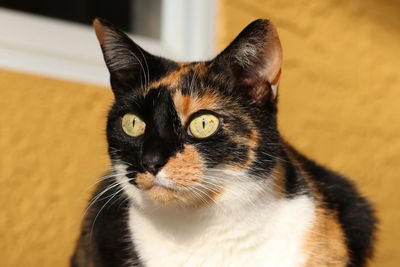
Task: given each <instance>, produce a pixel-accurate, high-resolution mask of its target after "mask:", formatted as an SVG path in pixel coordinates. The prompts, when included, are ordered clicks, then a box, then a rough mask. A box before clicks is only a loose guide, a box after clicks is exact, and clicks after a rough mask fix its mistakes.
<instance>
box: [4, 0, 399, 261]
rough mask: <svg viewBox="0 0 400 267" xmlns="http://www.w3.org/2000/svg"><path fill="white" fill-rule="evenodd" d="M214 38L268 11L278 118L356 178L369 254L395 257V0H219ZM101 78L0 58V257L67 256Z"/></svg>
mask: <svg viewBox="0 0 400 267" xmlns="http://www.w3.org/2000/svg"><path fill="white" fill-rule="evenodd" d="M219 12H220V16H219V36H218V38H219V39H218V43H219V47H220V48H222V47H223V46H224V45H226V44H227V43H228V42H229V41H230V40H231V39H232V38H233V37H234V36H235V35H236V34H237V33H238V32H239V31H240V30H241V29H242V28H243V27H244V26H245V25H247V24H248V23H249V22H250V21H251V20H253V19H255V18H270V19H272V20H273V21H274V22H275V24H276V25H277V27H278V30H279V32H280V35H281V40H282V43H283V47H284V57H285V60H284V69H283V71H284V72H283V77H282V83H281V88H280V124H281V129H282V131H283V133H284V135H285V136H286V137H287V139H289V140H290V141H291V142H292V143H293V144H294V145H296V146H297V147H298V148H300V149H301V150H302V151H304V152H305V153H306V154H308V155H310V156H311V157H313V158H315V159H318V160H319V161H320V162H322V163H324V164H326V165H328V166H329V167H332V168H334V169H337V170H341V171H342V172H343V173H345V174H347V175H349V176H351V177H352V178H353V179H354V180H356V181H357V183H358V184H359V186H360V188H361V190H362V192H363V193H365V194H366V195H367V196H368V197H369V198H370V199H372V200H373V201H374V203H375V204H376V209H377V211H378V213H379V217H380V219H381V224H380V228H381V231H380V234H379V243H378V253H377V255H376V259H375V261H374V264H373V266H382V267H395V266H396V267H397V266H399V265H400V247H399V246H398V245H397V241H398V240H400V231H398V229H397V228H398V225H400V213H399V212H398V207H397V206H398V205H399V204H400V200H399V195H400V194H399V193H398V191H399V189H398V188H399V187H400V186H399V185H400V182H398V179H399V178H398V177H399V176H398V173H399V167H398V166H399V164H400V140H399V133H400V121H399V118H400V106H399V105H398V103H399V99H400V89H399V88H400V76H399V71H398V69H399V62H400V49H399V44H400V20H399V19H398V14H400V4H395V1H372V0H358V1H356V0H355V1H347V0H324V1H289V0H268V1H261V0H253V1H243V0H221V1H220V8H219ZM111 102H112V95H111V92H110V91H109V90H108V89H105V88H102V87H96V86H91V85H85V84H80V83H72V82H66V81H61V80H56V79H50V78H45V77H38V76H32V75H27V74H22V73H15V72H10V71H6V70H0V109H1V112H0V213H1V214H0V266H7V267H20V266H24V267H29V266H34V267H37V266H41V267H54V266H57V267H58V266H61V267H62V266H67V265H68V258H69V255H70V254H71V251H72V248H73V245H74V242H75V239H76V237H77V233H78V228H79V224H80V220H81V218H82V213H83V211H84V206H85V205H86V202H87V200H88V197H89V193H90V191H91V190H92V189H93V186H90V185H91V184H92V183H94V182H95V181H96V179H97V178H98V177H99V176H100V175H101V174H102V173H103V172H104V171H105V170H106V168H107V167H108V160H107V156H106V150H105V137H104V127H105V126H104V124H105V115H106V111H107V107H108V106H109V105H110V104H111Z"/></svg>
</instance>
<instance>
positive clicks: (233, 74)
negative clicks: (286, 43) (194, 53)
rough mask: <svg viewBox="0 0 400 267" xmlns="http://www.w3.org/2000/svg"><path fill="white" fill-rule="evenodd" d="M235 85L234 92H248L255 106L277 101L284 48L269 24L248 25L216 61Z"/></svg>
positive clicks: (273, 28)
mask: <svg viewBox="0 0 400 267" xmlns="http://www.w3.org/2000/svg"><path fill="white" fill-rule="evenodd" d="M214 64H215V65H217V66H219V68H218V69H219V70H224V71H225V73H227V75H229V76H230V77H229V79H230V80H231V81H233V86H232V87H231V88H232V90H241V91H246V92H241V93H246V94H248V95H249V96H250V97H251V98H252V101H254V103H256V104H263V103H265V102H266V101H267V100H268V99H272V100H275V98H276V96H277V89H278V86H279V79H280V74H281V64H282V47H281V43H280V41H279V36H278V33H277V31H276V29H275V27H274V25H273V24H272V23H271V22H270V21H268V20H262V19H259V20H256V21H254V22H252V23H251V24H249V25H248V26H247V27H246V28H245V29H244V30H243V31H242V32H241V33H240V34H239V35H238V36H237V37H236V38H235V40H233V41H232V43H231V44H230V45H229V46H228V47H227V48H226V49H225V50H224V51H222V52H221V53H220V54H219V55H218V56H217V57H216V58H215V59H214Z"/></svg>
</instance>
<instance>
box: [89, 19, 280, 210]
mask: <svg viewBox="0 0 400 267" xmlns="http://www.w3.org/2000/svg"><path fill="white" fill-rule="evenodd" d="M94 27H95V30H96V34H97V37H98V39H99V42H100V44H101V48H102V51H103V54H104V59H105V62H106V65H107V67H108V69H109V72H110V77H111V86H112V90H113V92H114V95H115V103H114V105H113V106H112V108H111V110H110V113H109V116H108V124H107V138H108V144H109V153H110V157H111V160H112V163H113V167H114V169H115V170H116V172H117V173H118V174H119V175H120V176H122V177H123V178H121V177H119V178H118V179H120V182H121V183H123V184H124V186H125V187H127V189H126V190H128V191H129V192H131V193H132V194H140V195H141V197H142V198H147V199H151V200H152V201H153V202H154V203H159V204H163V205H188V206H203V205H205V204H211V203H215V202H218V201H222V199H224V197H228V196H230V197H232V196H234V195H235V194H252V193H254V192H251V191H246V186H247V185H250V186H251V185H257V186H258V183H263V182H265V181H266V180H268V179H270V176H271V175H270V174H271V172H272V171H273V169H274V167H275V165H276V156H277V153H278V147H279V146H277V144H278V142H279V134H278V131H277V125H276V112H277V108H276V104H277V103H276V102H277V89H278V84H279V78H280V73H281V60H282V52H281V45H280V41H279V37H278V34H277V31H276V29H275V27H274V26H273V25H272V24H271V22H269V21H267V20H256V21H254V22H253V23H251V24H250V25H248V26H247V27H246V28H245V29H244V30H243V31H242V32H241V33H240V34H239V35H238V37H237V38H236V39H235V40H234V41H233V42H232V43H231V44H230V45H229V46H228V47H227V48H226V49H225V50H224V51H222V52H221V53H220V54H219V55H217V56H216V57H215V58H214V59H213V60H210V61H205V62H191V63H186V62H184V63H180V62H174V61H172V60H168V59H165V58H161V57H157V56H154V55H151V54H150V53H148V52H146V51H145V50H144V49H142V48H141V47H139V46H138V45H137V44H136V43H134V42H133V41H132V40H131V39H130V38H129V37H128V36H127V35H125V34H124V33H122V32H121V31H119V30H118V29H116V28H115V27H114V26H112V25H111V24H109V23H107V22H105V21H102V20H98V19H97V20H95V22H94ZM128 181H129V183H128ZM241 190H242V191H241Z"/></svg>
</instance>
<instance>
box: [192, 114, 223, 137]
mask: <svg viewBox="0 0 400 267" xmlns="http://www.w3.org/2000/svg"><path fill="white" fill-rule="evenodd" d="M218 126H219V119H218V118H217V117H216V116H214V115H212V114H202V115H200V116H197V117H195V118H194V119H192V121H191V122H190V124H189V129H188V130H189V134H191V135H192V136H194V137H196V138H206V137H209V136H211V135H212V134H214V133H215V132H216V131H217V130H218Z"/></svg>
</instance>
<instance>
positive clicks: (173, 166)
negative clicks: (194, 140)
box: [163, 145, 204, 187]
mask: <svg viewBox="0 0 400 267" xmlns="http://www.w3.org/2000/svg"><path fill="white" fill-rule="evenodd" d="M203 166H204V162H203V160H202V159H201V157H200V155H199V153H198V152H197V150H196V148H195V147H194V146H191V145H185V146H184V150H183V152H182V153H178V154H177V155H176V156H175V157H173V158H170V159H169V161H168V163H167V164H166V165H165V167H164V168H163V171H164V172H165V173H166V174H167V176H168V177H169V179H170V180H171V181H172V182H173V183H174V185H176V186H178V187H190V186H193V185H195V184H196V183H199V182H201V181H202V178H201V174H202V173H203Z"/></svg>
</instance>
